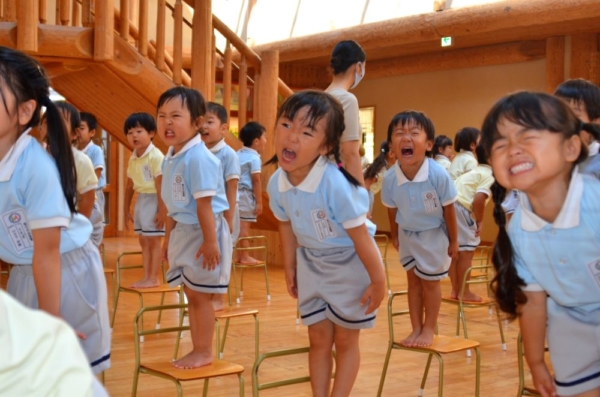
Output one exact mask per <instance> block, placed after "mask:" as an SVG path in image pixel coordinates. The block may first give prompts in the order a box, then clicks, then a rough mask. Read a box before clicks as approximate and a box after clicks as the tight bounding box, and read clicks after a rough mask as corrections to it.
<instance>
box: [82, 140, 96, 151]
mask: <svg viewBox="0 0 600 397" xmlns="http://www.w3.org/2000/svg"><path fill="white" fill-rule="evenodd" d="M93 144H94V141H93V140H91V139H90V141H89V142H88V144H87V145H86V146H85V147H84V148H83V149H81V151H82V152H83V153H85V152H87V150H88V149H89V148H90V147H92V145H93Z"/></svg>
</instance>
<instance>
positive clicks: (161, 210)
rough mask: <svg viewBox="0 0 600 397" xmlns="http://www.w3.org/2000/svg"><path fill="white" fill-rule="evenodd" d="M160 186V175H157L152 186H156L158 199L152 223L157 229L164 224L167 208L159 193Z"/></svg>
mask: <svg viewBox="0 0 600 397" xmlns="http://www.w3.org/2000/svg"><path fill="white" fill-rule="evenodd" d="M128 183H129V182H128ZM161 186H162V175H158V176H157V177H156V178H154V187H155V188H156V198H157V200H158V208H157V209H156V217H155V218H154V224H155V225H156V228H157V229H162V227H163V226H164V225H165V218H166V215H167V208H166V207H165V203H163V200H162V196H161V194H160V193H161V192H160V190H161ZM132 189H133V186H132ZM132 195H133V193H132ZM129 201H131V198H130V199H129ZM127 208H129V207H127ZM130 216H131V215H130Z"/></svg>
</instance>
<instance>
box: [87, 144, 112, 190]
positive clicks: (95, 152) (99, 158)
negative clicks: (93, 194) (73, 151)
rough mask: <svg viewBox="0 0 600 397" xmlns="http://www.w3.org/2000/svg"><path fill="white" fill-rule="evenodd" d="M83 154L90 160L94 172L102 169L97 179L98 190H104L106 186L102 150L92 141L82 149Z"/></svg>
mask: <svg viewBox="0 0 600 397" xmlns="http://www.w3.org/2000/svg"><path fill="white" fill-rule="evenodd" d="M82 152H83V153H85V154H86V155H87V156H88V157H89V158H90V159H91V160H92V164H93V165H94V170H97V169H98V168H102V173H101V174H100V178H98V189H102V188H104V186H106V167H105V164H104V151H103V150H102V148H101V147H100V146H98V145H96V144H95V143H94V141H90V143H88V145H87V146H86V147H85V148H83V150H82Z"/></svg>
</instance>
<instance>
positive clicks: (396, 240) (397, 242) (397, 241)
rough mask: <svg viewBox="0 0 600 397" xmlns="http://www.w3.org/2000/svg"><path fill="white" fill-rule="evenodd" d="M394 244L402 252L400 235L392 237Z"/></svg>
mask: <svg viewBox="0 0 600 397" xmlns="http://www.w3.org/2000/svg"><path fill="white" fill-rule="evenodd" d="M391 240H392V245H393V246H394V248H396V251H398V252H400V242H399V240H398V237H392V239H391Z"/></svg>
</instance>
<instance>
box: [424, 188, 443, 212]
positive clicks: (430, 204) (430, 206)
mask: <svg viewBox="0 0 600 397" xmlns="http://www.w3.org/2000/svg"><path fill="white" fill-rule="evenodd" d="M423 204H425V212H427V213H428V214H430V213H432V212H434V211H435V210H437V209H438V208H439V206H440V204H439V202H438V198H437V194H436V193H435V191H433V190H430V191H428V192H423Z"/></svg>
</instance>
